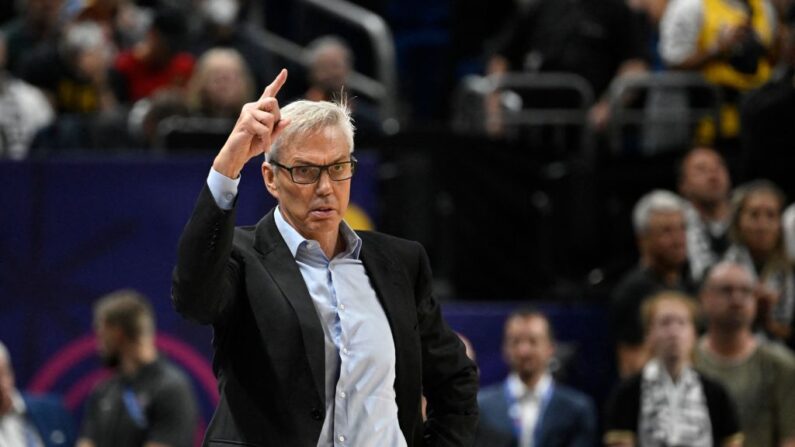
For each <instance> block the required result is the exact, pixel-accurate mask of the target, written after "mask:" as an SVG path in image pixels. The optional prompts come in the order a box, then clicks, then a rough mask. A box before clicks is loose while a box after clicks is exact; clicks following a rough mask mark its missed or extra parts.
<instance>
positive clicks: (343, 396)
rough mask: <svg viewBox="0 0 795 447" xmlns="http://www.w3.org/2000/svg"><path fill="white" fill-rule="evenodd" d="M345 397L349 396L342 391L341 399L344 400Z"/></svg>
mask: <svg viewBox="0 0 795 447" xmlns="http://www.w3.org/2000/svg"><path fill="white" fill-rule="evenodd" d="M345 396H347V394H345V391H340V397H341V398H343V399H344V398H345Z"/></svg>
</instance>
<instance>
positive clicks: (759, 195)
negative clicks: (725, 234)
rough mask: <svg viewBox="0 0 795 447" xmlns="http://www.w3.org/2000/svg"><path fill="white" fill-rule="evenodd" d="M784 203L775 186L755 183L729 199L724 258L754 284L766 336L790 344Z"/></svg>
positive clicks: (794, 279) (793, 295) (794, 293)
mask: <svg viewBox="0 0 795 447" xmlns="http://www.w3.org/2000/svg"><path fill="white" fill-rule="evenodd" d="M785 204H786V200H785V198H784V193H782V192H781V190H780V189H778V187H776V185H774V184H772V183H770V182H768V181H766V180H757V181H753V182H750V183H746V184H744V185H741V186H739V187H737V189H736V190H735V192H734V194H733V196H732V205H733V210H732V222H731V227H730V229H729V235H730V236H731V239H732V246H731V247H730V248H729V250H728V251H727V252H726V259H728V260H731V261H734V262H737V263H740V264H742V265H744V266H745V267H746V268H747V269H748V270H749V271H751V272H753V273H754V274H755V275H756V277H757V281H758V284H759V286H758V288H757V291H756V292H757V298H758V299H759V303H758V308H757V323H758V324H760V325H761V327H760V329H762V330H764V331H765V332H767V333H768V334H769V335H770V336H772V337H774V338H778V339H781V340H785V341H790V342H791V335H792V324H793V312H795V275H793V265H792V263H791V262H790V261H789V258H788V257H787V251H786V247H785V242H784V232H783V229H782V225H781V213H782V212H783V209H784V205H785Z"/></svg>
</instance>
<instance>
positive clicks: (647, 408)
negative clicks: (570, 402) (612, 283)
mask: <svg viewBox="0 0 795 447" xmlns="http://www.w3.org/2000/svg"><path fill="white" fill-rule="evenodd" d="M696 314H697V309H696V304H695V303H694V301H693V299H692V298H690V297H688V296H685V295H681V294H679V293H677V292H660V293H659V294H657V295H654V296H653V297H652V298H649V300H648V301H646V302H645V303H644V304H643V322H644V326H645V328H646V337H647V339H648V344H649V347H650V349H651V351H652V355H653V357H652V359H651V360H650V361H649V362H648V363H646V365H645V366H644V367H643V370H642V372H641V373H640V374H637V375H635V376H633V377H632V378H630V379H627V380H625V381H624V382H622V383H621V384H620V385H619V386H618V388H617V389H616V390H615V391H614V392H613V394H612V396H611V397H610V401H609V403H608V407H607V408H608V409H607V416H606V421H607V422H606V425H607V430H606V433H605V436H604V444H605V445H606V446H611V447H633V446H643V447H664V446H689V447H696V446H703V447H712V446H714V447H729V446H732V447H737V446H741V445H742V434H741V433H740V423H739V421H738V420H737V412H736V411H737V410H736V409H735V408H734V403H733V402H732V401H731V398H730V397H729V395H728V394H727V392H726V389H725V388H723V386H722V385H720V384H719V383H717V382H714V381H712V380H711V379H709V378H707V377H705V376H703V375H702V374H700V373H698V372H697V371H695V370H694V369H693V367H692V364H691V359H692V355H693V348H694V347H695V343H696V321H697V319H698V318H697V316H696Z"/></svg>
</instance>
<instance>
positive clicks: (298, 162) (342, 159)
mask: <svg viewBox="0 0 795 447" xmlns="http://www.w3.org/2000/svg"><path fill="white" fill-rule="evenodd" d="M347 161H351V160H350V155H340V156H339V157H337V158H335V159H334V161H332V162H331V163H329V165H334V164H337V163H344V162H347ZM298 165H301V166H321V165H319V164H316V163H314V162H311V161H308V160H306V159H305V158H301V157H296V159H295V160H294V161H293V166H298Z"/></svg>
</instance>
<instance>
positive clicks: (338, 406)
mask: <svg viewBox="0 0 795 447" xmlns="http://www.w3.org/2000/svg"><path fill="white" fill-rule="evenodd" d="M337 264H338V262H337V260H336V259H335V260H332V261H331V262H330V263H329V265H328V268H327V272H326V275H327V276H326V279H327V281H328V286H329V290H330V291H331V297H332V305H333V306H334V308H335V316H336V318H335V340H334V342H335V344H336V345H337V349H338V352H339V359H340V377H339V378H338V380H337V386H336V388H335V393H334V444H335V445H339V446H344V445H349V444H348V441H349V439H348V437H349V434H348V405H347V403H348V399H349V396H348V393H349V383H348V380H347V375H345V374H343V373H342V372H343V371H345V370H346V368H347V366H348V365H347V363H348V362H349V361H350V354H351V352H350V351H349V343H350V340H349V337H348V332H347V331H346V330H345V323H346V316H345V306H346V303H344V302H343V299H341V297H339V296H338V295H337V289H336V287H334V272H335V267H336V265H337Z"/></svg>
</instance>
